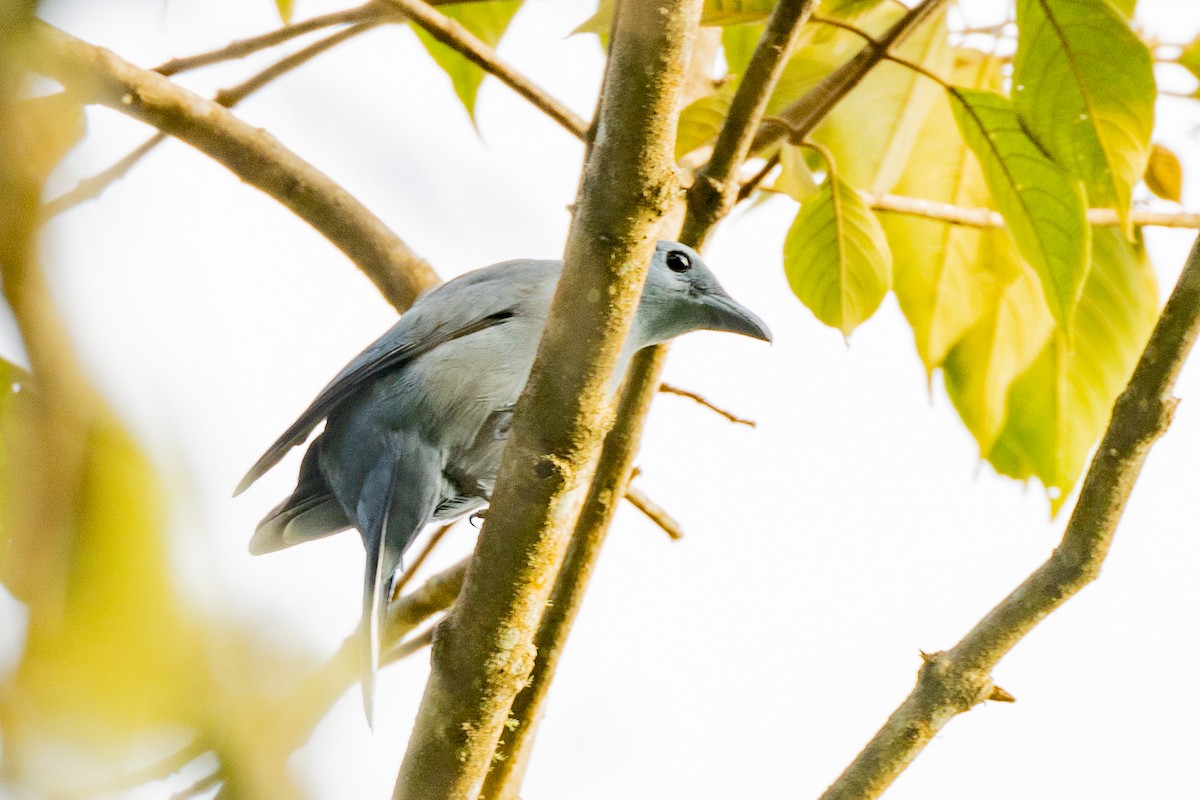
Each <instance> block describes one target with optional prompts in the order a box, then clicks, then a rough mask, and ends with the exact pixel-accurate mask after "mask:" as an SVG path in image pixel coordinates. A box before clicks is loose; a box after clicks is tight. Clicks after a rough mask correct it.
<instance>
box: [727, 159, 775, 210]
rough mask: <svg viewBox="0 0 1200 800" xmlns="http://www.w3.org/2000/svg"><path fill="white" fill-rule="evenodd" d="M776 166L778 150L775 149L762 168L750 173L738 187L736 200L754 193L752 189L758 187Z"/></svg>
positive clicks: (741, 199)
mask: <svg viewBox="0 0 1200 800" xmlns="http://www.w3.org/2000/svg"><path fill="white" fill-rule="evenodd" d="M778 166H779V151H776V152H774V153H772V154H771V157H770V158H768V159H767V162H766V163H765V164H763V165H762V169H760V170H759V171H758V172H756V173H754V174H753V175H751V176H750V179H749V180H747V181H746V182H745V183H743V184H742V186H741V188H740V189H738V193H737V201H738V202H739V203H740V202H742V201H743V200H745V199H746V198H747V197H749V196H750V195H752V194H754V190H755V189H757V188H758V187H759V184H761V183H762V182H763V181H765V180H766V179H767V176H768V175H770V174H771V170H773V169H775V168H776V167H778Z"/></svg>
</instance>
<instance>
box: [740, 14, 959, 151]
mask: <svg viewBox="0 0 1200 800" xmlns="http://www.w3.org/2000/svg"><path fill="white" fill-rule="evenodd" d="M945 5H946V0H921V2H920V3H918V4H917V5H915V6H913V7H912V8H911V9H910V10H909V11H908V13H906V14H905V15H904V16H903V17H901V18H900V19H898V20H896V23H895V24H894V25H892V27H890V28H888V30H887V31H885V32H884V34H883V35H882V36H880V37H879V38H878V39H876V40H874V41H872V42H868V43H867V45H866V46H865V47H864V48H863V49H862V50H859V51H858V53H857V54H855V55H854V56H853V57H852V58H851V59H850V60H849V61H847V62H846V63H844V64H842V65H841V66H840V67H838V68H837V69H835V70H834V71H833V72H831V73H829V74H828V75H826V76H825V78H824V79H823V80H822V81H821V82H820V83H818V84H817V85H816V86H814V87H813V88H812V89H810V90H809V92H808V93H807V94H805V95H804V96H803V97H801V98H800V99H799V100H797V101H796V102H794V103H792V104H791V105H789V106H788V107H787V108H785V109H783V110H782V111H780V112H779V113H778V114H777V115H776V116H775V117H772V118H771V120H768V121H766V122H764V123H763V125H762V126H760V127H759V129H758V132H757V133H756V134H755V136H754V141H753V142H752V143H751V145H750V152H751V153H758V152H761V151H762V150H763V149H765V148H766V147H768V146H770V145H772V144H774V143H775V142H777V141H779V140H780V139H781V138H783V137H784V136H791V137H793V138H796V139H803V138H804V137H806V136H808V134H810V133H812V131H813V129H814V128H815V127H816V126H817V124H818V123H819V122H820V121H821V120H823V119H825V117H826V116H827V115H828V114H829V112H830V111H832V110H833V107H834V106H835V105H837V104H838V102H839V101H840V100H841V99H842V98H843V97H845V96H846V95H847V94H849V93H850V91H851V90H852V89H854V87H855V86H858V84H859V83H860V82H861V81H862V79H863V78H865V77H866V76H867V73H868V72H870V71H871V70H872V69H873V68H874V67H875V65H876V64H878V63H879V62H880V61H882V60H883V59H884V58H885V57H886V56H887V52H888V49H889V48H891V47H894V46H896V45H898V44H900V43H901V42H903V41H904V40H905V39H906V38H907V37H908V36H909V35H910V34H912V32H913V31H915V30H916V29H917V28H918V27H919V26H920V25H921V24H922V23H923V22H925V20H927V19H929V18H930V17H931V16H933V15H934V14H936V13H937V12H938V11H940V10H941V9H942V7H943V6H945Z"/></svg>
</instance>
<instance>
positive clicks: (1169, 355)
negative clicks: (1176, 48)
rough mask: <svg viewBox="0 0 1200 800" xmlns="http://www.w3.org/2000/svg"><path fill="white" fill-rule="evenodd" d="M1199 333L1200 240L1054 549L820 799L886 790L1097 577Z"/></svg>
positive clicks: (936, 664)
mask: <svg viewBox="0 0 1200 800" xmlns="http://www.w3.org/2000/svg"><path fill="white" fill-rule="evenodd" d="M1197 334H1200V239H1197V242H1196V244H1195V245H1194V246H1193V248H1192V252H1191V254H1190V255H1189V256H1188V260H1187V263H1186V264H1185V266H1184V268H1183V272H1182V274H1181V275H1180V276H1179V282H1178V283H1177V284H1176V286H1175V290H1174V291H1173V292H1172V293H1171V297H1170V299H1168V300H1167V305H1166V307H1165V308H1164V309H1163V312H1162V315H1161V316H1160V317H1159V319H1158V324H1157V325H1156V326H1155V328H1154V332H1153V333H1152V334H1151V335H1150V341H1149V342H1148V343H1147V344H1146V348H1145V350H1144V351H1143V352H1142V356H1141V359H1140V360H1139V361H1138V363H1137V366H1136V367H1135V368H1134V371H1133V377H1131V378H1130V380H1129V384H1128V385H1127V386H1126V388H1125V391H1123V392H1122V393H1121V395H1120V397H1118V398H1117V400H1116V403H1115V404H1114V406H1113V413H1112V419H1111V420H1110V421H1109V424H1108V429H1107V430H1106V431H1105V433H1104V438H1103V439H1102V440H1101V441H1100V445H1099V448H1098V449H1097V451H1096V455H1095V456H1094V457H1093V458H1092V463H1091V466H1090V467H1089V468H1088V474H1087V477H1086V478H1085V479H1084V483H1083V488H1082V489H1081V491H1080V495H1079V500H1078V502H1077V503H1076V505H1075V510H1074V512H1073V513H1072V514H1071V520H1070V522H1069V523H1068V524H1067V529H1066V531H1065V533H1064V534H1063V539H1062V542H1061V543H1060V544H1059V546H1058V547H1057V548H1056V549H1055V551H1054V553H1053V555H1051V556H1050V558H1049V559H1048V560H1047V561H1046V562H1045V563H1044V564H1042V565H1041V566H1040V567H1038V568H1037V569H1036V570H1035V571H1034V572H1033V573H1032V574H1031V575H1030V576H1029V577H1028V578H1026V579H1025V582H1024V583H1022V584H1021V585H1020V586H1018V587H1017V588H1016V589H1015V590H1014V591H1013V592H1012V593H1011V594H1010V595H1008V597H1006V598H1004V600H1002V601H1001V602H1000V604H999V605H997V606H996V607H995V608H993V609H992V610H991V611H990V612H988V614H987V616H985V617H984V618H983V619H982V620H981V621H980V622H979V623H978V624H977V625H976V626H975V627H974V628H972V629H971V631H970V632H969V633H968V634H967V635H966V636H965V637H963V639H962V641H960V642H959V643H958V644H956V645H955V646H954V647H953V648H952V649H951V650H948V651H946V652H939V653H933V654H930V655H924V659H925V664H924V665H923V666H922V667H921V670H920V672H919V673H918V678H917V685H916V688H915V689H913V691H912V694H910V695H909V696H908V698H907V699H906V700H905V701H904V702H903V703H902V704H901V705H900V707H899V708H897V709H896V711H895V712H894V713H893V714H892V716H891V717H890V718H889V719H888V721H887V722H886V723H885V724H884V726H883V727H882V728H881V729H880V730H879V732H878V733H877V734H875V737H874V738H873V739H872V740H871V742H870V743H869V744H868V745H867V746H866V748H864V749H863V751H862V752H861V753H859V755H858V757H857V758H855V760H854V762H853V763H852V764H851V765H850V766H849V767H848V768H847V769H846V771H845V772H843V773H842V775H841V777H839V778H838V780H837V782H835V783H834V784H833V785H832V786H831V787H829V789H828V790H827V791H826V792H825V794H824V795H823V796H822V798H823V800H850V798H854V800H863V799H864V798H875V797H878V796H879V795H880V794H882V793H883V791H884V790H886V789H887V787H888V786H890V785H891V783H892V781H893V780H895V778H896V776H897V775H899V774H900V772H902V771H903V770H904V769H905V768H906V767H907V766H908V764H909V763H911V762H912V760H913V759H914V758H916V757H917V755H918V754H919V753H920V752H921V750H922V749H923V748H924V747H925V745H926V744H928V743H929V741H930V740H931V739H932V738H933V737H934V736H935V735H936V734H937V732H938V731H940V730H941V729H942V728H943V727H944V726H945V725H946V723H948V722H949V721H950V720H951V719H952V718H953V717H954V716H956V715H958V714H961V713H963V712H965V711H968V710H970V709H971V708H972V707H974V706H975V705H977V704H979V703H981V702H983V701H984V700H988V699H1000V700H1003V699H1010V698H1011V696H1009V695H1008V693H1007V692H1003V690H1001V691H1000V692H997V691H996V687H995V685H994V684H993V683H992V680H991V675H990V673H991V670H992V668H993V667H995V665H996V664H997V662H999V661H1000V659H1001V658H1003V657H1004V656H1005V655H1006V654H1007V653H1008V652H1009V651H1010V650H1012V648H1013V647H1014V646H1016V644H1017V643H1018V642H1019V641H1020V640H1021V639H1022V638H1023V637H1024V636H1025V635H1026V634H1027V633H1029V632H1030V631H1031V630H1033V628H1034V627H1035V626H1036V625H1037V624H1038V623H1040V622H1041V621H1042V620H1044V619H1045V618H1046V617H1047V616H1049V615H1050V614H1051V613H1052V612H1053V611H1054V610H1055V609H1057V608H1058V607H1059V606H1061V605H1062V604H1063V603H1064V602H1066V601H1067V600H1068V599H1069V598H1071V597H1073V596H1074V595H1075V594H1076V593H1077V592H1079V590H1080V589H1082V588H1083V587H1084V586H1086V585H1087V584H1089V583H1091V582H1092V581H1093V580H1095V579H1096V577H1097V576H1098V575H1099V573H1100V566H1101V565H1102V564H1103V563H1104V559H1105V557H1106V556H1107V555H1108V550H1109V547H1110V545H1111V544H1112V539H1113V535H1114V534H1115V533H1116V529H1117V524H1118V523H1119V522H1120V520H1121V515H1122V513H1124V511H1125V504H1126V503H1127V502H1128V500H1129V495H1130V494H1131V492H1132V491H1133V487H1134V484H1135V483H1136V481H1137V478H1138V474H1139V473H1140V472H1141V469H1142V464H1143V463H1144V462H1145V460H1146V456H1147V454H1148V453H1149V452H1150V448H1151V446H1152V445H1153V444H1154V442H1155V441H1157V440H1158V438H1159V437H1160V436H1162V435H1163V434H1164V433H1165V432H1166V430H1167V427H1168V426H1169V425H1170V423H1171V416H1172V414H1173V412H1174V409H1175V405H1176V403H1177V402H1178V401H1177V400H1176V399H1175V398H1174V397H1172V389H1173V387H1174V385H1175V380H1176V378H1177V377H1178V375H1179V371H1180V369H1181V368H1182V366H1183V363H1184V361H1185V360H1186V359H1187V356H1188V353H1189V352H1190V351H1191V348H1192V345H1193V344H1194V343H1195V341H1196V337H1197Z"/></svg>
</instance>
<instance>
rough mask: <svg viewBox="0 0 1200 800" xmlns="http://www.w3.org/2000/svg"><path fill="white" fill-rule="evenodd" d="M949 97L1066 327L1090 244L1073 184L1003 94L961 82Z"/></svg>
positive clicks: (993, 190)
mask: <svg viewBox="0 0 1200 800" xmlns="http://www.w3.org/2000/svg"><path fill="white" fill-rule="evenodd" d="M950 97H951V100H952V102H951V107H952V108H953V110H954V117H955V119H956V120H957V122H958V127H959V129H960V130H961V131H962V134H963V138H964V139H965V140H966V142H967V146H968V147H970V148H971V151H972V152H973V153H974V154H975V157H976V158H978V159H979V163H980V165H981V166H982V167H983V176H984V180H985V181H986V182H987V185H988V189H989V190H990V191H991V194H992V197H993V198H994V199H995V201H996V207H997V208H998V209H999V210H1000V213H1001V214H1002V215H1003V216H1004V221H1005V222H1006V223H1007V225H1008V230H1009V232H1010V233H1011V234H1012V237H1013V239H1014V241H1015V242H1016V245H1017V249H1018V250H1019V251H1020V253H1021V255H1022V256H1023V257H1024V258H1025V260H1026V261H1027V262H1028V263H1029V265H1030V266H1032V267H1033V269H1034V271H1035V272H1037V275H1038V277H1039V278H1040V279H1041V281H1042V291H1043V292H1044V294H1045V296H1046V303H1047V305H1049V306H1050V311H1051V313H1052V314H1054V318H1055V320H1057V321H1058V323H1059V325H1060V326H1062V327H1063V328H1064V329H1069V328H1070V325H1071V317H1072V315H1073V314H1074V313H1075V306H1076V305H1077V304H1078V302H1079V295H1080V292H1081V291H1082V290H1083V282H1084V279H1085V278H1086V277H1087V271H1088V263H1089V261H1088V251H1089V249H1090V247H1091V236H1090V232H1089V229H1088V226H1087V218H1086V210H1085V205H1084V197H1083V192H1082V190H1081V188H1080V185H1079V183H1078V182H1077V181H1074V180H1071V179H1070V177H1069V176H1068V175H1067V174H1066V173H1065V172H1063V170H1062V168H1060V167H1059V166H1058V165H1057V164H1055V163H1054V162H1053V161H1051V160H1050V159H1049V158H1048V157H1047V156H1046V154H1045V153H1043V152H1042V150H1041V149H1040V148H1039V147H1038V146H1037V144H1036V143H1035V142H1034V141H1033V140H1032V139H1031V138H1029V135H1028V134H1027V133H1026V132H1025V130H1024V129H1023V128H1022V127H1021V123H1020V121H1019V120H1018V119H1017V115H1016V113H1015V112H1014V111H1013V108H1012V105H1011V104H1010V103H1009V101H1008V99H1007V98H1005V97H1002V96H1001V95H998V94H996V93H995V92H989V91H981V90H978V89H963V88H960V89H951V90H950Z"/></svg>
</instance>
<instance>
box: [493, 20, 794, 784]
mask: <svg viewBox="0 0 1200 800" xmlns="http://www.w3.org/2000/svg"><path fill="white" fill-rule="evenodd" d="M807 6H808V4H807V3H805V2H796V1H795V0H788V1H787V2H783V3H781V5H780V6H779V7H777V8H776V10H775V12H774V13H773V15H772V18H771V23H770V24H769V25H768V30H767V32H766V33H765V34H764V41H763V42H760V44H759V46H758V47H757V48H756V49H755V53H754V55H753V57H752V62H754V63H752V65H751V66H750V68H748V69H747V77H746V79H745V80H743V82H742V84H741V86H739V88H738V93H737V95H738V97H740V100H738V99H736V98H735V101H734V102H735V104H736V108H737V109H738V111H737V113H736V115H735V114H734V113H733V112H732V111H731V113H730V114H729V116H728V117H727V119H726V122H725V126H724V127H723V128H722V131H721V134H720V135H719V137H718V139H719V144H718V145H717V149H715V150H714V156H713V157H712V158H710V163H709V165H706V167H705V169H704V170H702V173H705V172H706V174H707V176H708V177H707V178H706V179H705V180H704V181H703V182H701V181H699V180H698V181H697V183H696V184H694V185H693V187H692V189H690V190H689V197H690V194H691V192H694V191H697V189H696V186H697V185H700V184H701V183H704V184H708V185H711V186H712V187H714V188H716V189H718V190H719V191H720V192H721V193H722V194H721V197H722V198H724V197H726V195H727V194H728V193H732V194H733V195H734V196H736V194H737V187H736V186H733V187H732V189H729V188H728V184H730V183H731V181H730V177H731V176H732V175H733V174H734V173H736V171H737V169H738V168H739V167H740V166H741V162H742V161H743V160H744V159H745V157H746V150H747V146H748V142H749V139H750V133H751V132H752V131H753V130H754V129H755V128H756V126H757V125H758V123H759V120H760V119H761V118H762V114H763V111H764V109H765V106H766V101H767V98H769V97H770V95H771V92H772V91H773V89H774V86H775V83H776V82H777V80H778V77H779V74H780V72H781V65H782V63H783V60H784V59H785V58H786V55H787V51H788V49H789V48H790V46H791V42H792V41H793V35H794V29H795V28H796V27H798V26H799V24H800V19H801V18H802V16H803V13H804V9H805V8H806V7H807ZM622 8H623V7H622V6H618V10H621V9H622ZM618 21H619V16H618ZM789 25H790V26H791V27H790V28H789ZM607 77H608V76H607V74H606V85H605V94H606V96H607V91H608V86H607ZM597 118H598V119H599V116H598V117H597ZM714 159H715V161H716V163H715V164H714V163H713V161H714ZM688 207H689V211H688V214H687V216H686V217H685V222H684V231H685V232H684V234H683V235H682V236H681V237H680V238H681V240H682V241H684V242H685V243H688V244H694V245H696V246H697V247H699V246H700V245H701V244H702V241H703V239H704V238H705V236H706V235H707V232H708V231H709V230H710V229H711V227H712V226H713V225H715V224H716V222H717V220H718V219H719V218H720V217H721V216H723V215H724V214H726V213H728V211H729V210H730V209H731V208H732V203H727V202H725V201H724V200H723V199H722V200H721V202H720V203H719V204H718V205H717V206H716V208H717V211H716V212H715V213H713V214H710V215H709V216H708V217H707V219H706V221H704V222H701V221H699V220H696V219H694V218H693V212H692V210H691V204H690V203H689V206H688ZM689 237H690V238H689ZM666 354H667V348H666V346H665V345H660V346H658V347H654V348H650V349H648V350H646V351H643V352H641V353H639V354H638V355H637V357H636V358H635V360H634V363H633V365H632V366H631V369H630V373H629V376H628V378H627V379H626V384H625V387H624V389H623V391H622V398H621V403H620V406H619V408H618V411H617V419H618V422H617V426H616V427H615V428H614V429H613V431H612V432H611V433H610V434H609V436H608V438H607V439H606V440H605V442H604V447H603V450H602V452H601V456H600V460H599V463H598V464H597V468H596V473H595V476H594V477H593V479H592V484H591V487H590V488H589V492H588V497H587V500H586V501H585V503H584V506H583V511H582V513H581V514H580V516H579V519H578V520H577V522H576V526H575V530H574V532H573V533H572V535H571V542H570V546H569V549H568V552H567V556H566V562H565V563H564V565H563V567H562V570H561V571H560V573H559V576H558V579H557V580H556V582H555V584H554V590H553V597H552V600H551V602H550V604H549V605H548V606H547V608H546V611H545V613H544V614H543V616H542V620H541V623H540V625H539V628H538V634H537V638H536V640H535V641H536V646H537V661H536V664H535V669H534V672H533V675H532V676H531V679H530V683H529V685H528V687H527V688H526V689H525V690H524V691H522V692H521V694H519V695H518V696H517V699H516V701H515V702H514V703H513V706H512V709H511V713H510V717H509V720H510V722H511V723H512V725H513V726H514V727H513V729H512V730H511V731H510V732H509V733H508V734H507V735H506V736H505V739H504V740H503V741H502V742H501V743H500V744H499V745H498V746H497V750H496V754H495V760H494V763H493V765H492V772H491V773H489V777H488V779H487V783H486V784H485V786H484V793H483V795H482V797H485V798H488V800H514V799H515V798H516V797H517V793H518V791H519V789H520V785H521V781H522V779H523V777H524V774H525V768H526V766H527V764H528V761H529V757H530V755H531V753H532V750H533V741H534V737H535V734H536V730H537V723H538V721H539V720H540V718H541V715H542V710H543V707H544V702H545V698H546V696H547V694H548V692H549V686H550V682H551V680H552V679H553V677H554V673H555V670H556V669H557V665H558V658H559V655H560V654H561V652H562V649H563V648H564V646H565V644H566V640H567V636H568V635H569V633H570V630H571V627H572V625H573V623H574V620H575V616H576V614H577V612H578V609H579V607H580V605H581V604H582V602H583V596H584V593H585V592H586V590H587V584H588V582H589V580H590V578H591V574H592V571H593V568H594V566H595V562H596V559H597V558H598V557H599V553H600V548H601V545H602V544H603V543H604V539H605V536H606V534H607V532H608V528H609V527H610V526H611V524H612V518H613V513H614V510H615V507H616V504H617V501H616V498H619V497H620V495H621V493H622V490H623V489H625V488H626V487H628V484H629V475H630V471H631V470H632V468H633V459H634V457H635V455H636V453H637V448H638V445H639V443H640V440H641V432H642V427H643V425H644V422H645V417H646V413H647V412H648V410H649V407H650V403H651V400H652V399H653V397H654V395H655V393H656V392H657V390H658V384H659V377H660V375H661V371H662V366H663V364H664V363H665V360H666Z"/></svg>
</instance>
